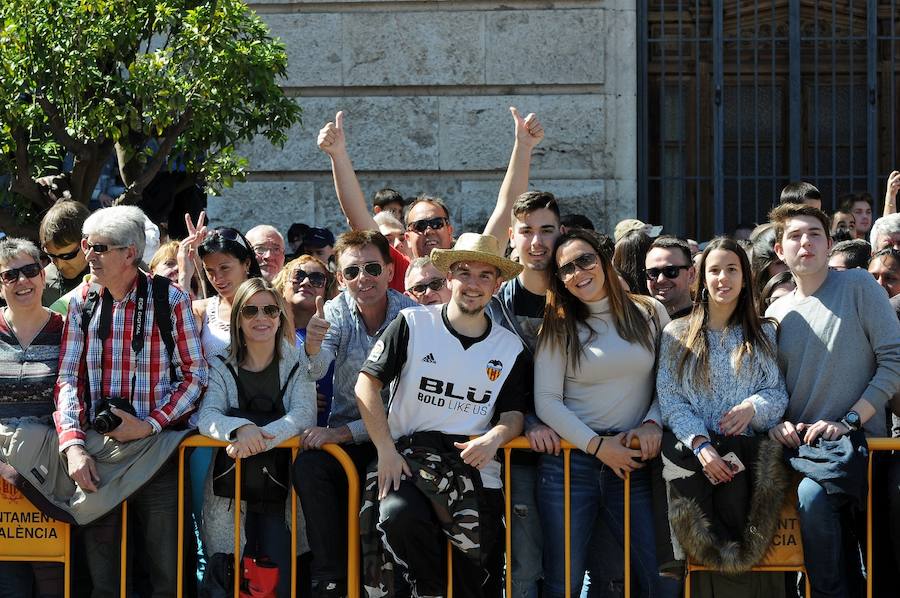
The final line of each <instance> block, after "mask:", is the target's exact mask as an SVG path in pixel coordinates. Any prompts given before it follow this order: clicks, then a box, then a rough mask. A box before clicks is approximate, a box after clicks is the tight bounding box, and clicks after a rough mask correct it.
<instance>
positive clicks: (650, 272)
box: [644, 266, 690, 280]
mask: <svg viewBox="0 0 900 598" xmlns="http://www.w3.org/2000/svg"><path fill="white" fill-rule="evenodd" d="M688 268H690V266H663V267H662V268H647V269H646V270H644V272H646V274H647V280H656V279H657V278H659V275H660V274H662V275H663V276H665V277H666V278H678V273H679V272H680V271H681V270H687V269H688Z"/></svg>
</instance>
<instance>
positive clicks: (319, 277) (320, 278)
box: [291, 270, 328, 289]
mask: <svg viewBox="0 0 900 598" xmlns="http://www.w3.org/2000/svg"><path fill="white" fill-rule="evenodd" d="M304 280H309V284H310V286H312V287H315V288H317V289H321V288H322V287H324V286H325V283H326V282H328V277H327V276H325V275H324V274H322V273H321V272H304V271H303V270H297V271H296V272H294V276H293V278H291V281H292V282H293V283H294V284H303V281H304Z"/></svg>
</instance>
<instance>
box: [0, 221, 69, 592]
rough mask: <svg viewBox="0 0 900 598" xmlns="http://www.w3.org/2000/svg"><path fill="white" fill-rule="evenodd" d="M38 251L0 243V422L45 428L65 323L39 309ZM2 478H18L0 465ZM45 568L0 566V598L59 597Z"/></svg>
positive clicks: (55, 579)
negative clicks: (36, 424) (37, 422)
mask: <svg viewBox="0 0 900 598" xmlns="http://www.w3.org/2000/svg"><path fill="white" fill-rule="evenodd" d="M40 257H41V256H40V252H39V251H38V248H37V247H36V246H35V245H34V244H33V243H32V242H31V241H26V240H25V239H13V238H7V239H4V240H2V241H0V295H2V296H3V298H4V299H5V300H6V307H5V308H2V309H0V397H2V400H0V422H2V423H3V425H5V426H11V425H12V426H14V425H15V423H16V421H18V420H21V419H22V418H27V419H32V418H37V419H38V420H40V421H41V422H43V423H46V424H47V425H48V426H49V425H51V419H50V417H51V414H52V413H53V410H54V403H53V388H54V385H55V384H56V374H57V362H58V361H59V346H60V343H61V340H62V331H63V318H62V316H60V315H59V314H57V313H54V312H51V311H50V310H48V309H47V308H45V307H43V306H42V304H41V300H42V298H43V292H44V281H45V279H46V275H45V273H44V270H43V268H42V267H41V264H40ZM0 475H2V477H3V478H5V479H6V480H13V479H15V477H16V472H15V470H14V469H12V468H11V467H10V466H8V465H6V464H4V463H0ZM58 568H59V567H58V566H54V565H50V564H46V563H38V564H31V563H12V562H2V563H0V596H32V595H33V594H32V592H33V589H34V588H35V586H36V589H37V593H36V594H34V595H36V596H58V595H62V571H61V568H59V569H60V570H59V571H57V569H58Z"/></svg>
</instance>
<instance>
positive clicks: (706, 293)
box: [700, 287, 709, 303]
mask: <svg viewBox="0 0 900 598" xmlns="http://www.w3.org/2000/svg"><path fill="white" fill-rule="evenodd" d="M707 301H709V291H707V290H706V287H703V288H702V289H700V303H706V302H707Z"/></svg>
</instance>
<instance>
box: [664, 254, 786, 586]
mask: <svg viewBox="0 0 900 598" xmlns="http://www.w3.org/2000/svg"><path fill="white" fill-rule="evenodd" d="M694 287H695V288H694V297H695V299H694V307H693V309H692V311H691V314H690V315H689V316H687V317H685V318H682V319H679V320H675V321H673V322H672V323H671V324H669V325H668V326H667V327H666V328H665V330H664V331H663V337H662V342H661V344H660V351H659V370H658V373H657V383H656V386H657V395H658V397H659V401H660V407H661V409H662V418H663V424H664V425H665V427H666V432H665V433H664V435H663V449H662V450H663V462H664V464H665V467H664V470H663V474H664V477H666V479H667V481H669V495H670V503H669V518H670V521H671V527H672V530H673V532H674V534H675V538H676V539H677V541H678V545H680V547H681V549H683V552H684V554H681V551H680V550H678V549H676V551H675V552H676V554H675V556H676V558H679V557H681V558H683V557H684V556H687V557H689V558H690V559H691V560H692V561H694V562H699V563H702V564H704V565H707V566H710V567H713V568H714V569H716V570H718V571H722V572H725V573H728V574H735V573H739V572H742V571H747V570H749V568H750V567H752V566H753V565H754V564H756V562H757V561H759V560H760V559H761V558H762V557H763V556H764V554H765V551H766V550H767V549H768V547H769V544H770V542H771V539H772V535H773V534H774V532H775V528H776V524H777V517H778V514H779V512H780V508H781V501H782V499H783V496H784V490H785V486H786V480H787V477H786V474H785V473H784V468H783V466H782V464H781V458H780V454H781V451H780V446H779V445H778V444H777V443H775V442H774V441H771V440H769V439H768V437H767V436H766V435H765V434H764V432H765V431H767V430H768V429H769V428H771V427H772V426H774V425H775V424H777V423H778V422H779V421H780V420H781V416H782V414H783V413H784V410H785V408H786V407H787V402H788V396H787V391H786V389H785V384H784V379H783V378H782V376H781V372H780V370H779V368H778V363H777V359H776V357H777V356H776V341H775V333H776V325H775V323H774V322H772V321H771V320H767V319H765V318H762V317H760V315H759V313H758V311H757V301H756V297H755V287H754V285H753V277H752V273H751V268H750V261H749V259H748V258H747V254H746V253H745V252H744V250H743V248H742V247H741V246H740V245H739V244H738V243H737V242H735V241H734V240H733V239H729V238H725V237H719V238H716V239H713V240H712V241H710V243H709V245H707V247H706V249H705V250H704V252H703V255H702V256H701V258H700V264H699V267H698V276H697V278H696V281H695V283H694ZM703 474H705V475H703ZM751 497H752V498H751ZM751 532H752V533H751ZM759 581H760V580H759V579H750V578H747V579H745V580H742V579H740V578H736V577H732V576H730V577H723V576H710V577H706V578H704V580H703V581H702V582H701V583H703V584H705V585H703V589H701V590H700V591H701V592H704V593H706V592H710V593H709V594H708V595H719V593H720V592H723V591H726V589H727V591H728V593H729V595H732V594H733V592H735V591H737V592H738V595H754V596H755V595H760V594H759V592H760V591H762V590H761V588H760V586H759V585H758V582H759ZM722 584H727V585H722ZM752 584H757V585H756V586H755V587H756V589H753V585H752ZM766 592H768V590H766Z"/></svg>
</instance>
